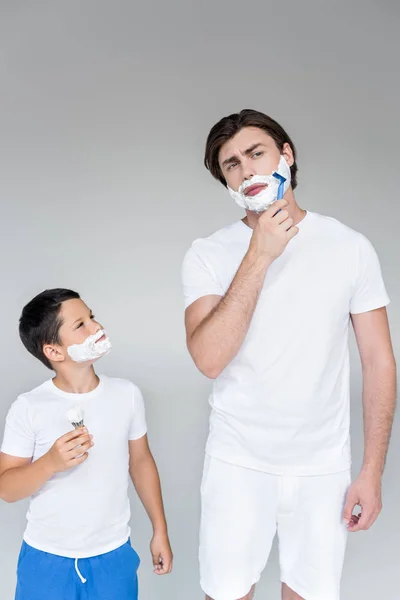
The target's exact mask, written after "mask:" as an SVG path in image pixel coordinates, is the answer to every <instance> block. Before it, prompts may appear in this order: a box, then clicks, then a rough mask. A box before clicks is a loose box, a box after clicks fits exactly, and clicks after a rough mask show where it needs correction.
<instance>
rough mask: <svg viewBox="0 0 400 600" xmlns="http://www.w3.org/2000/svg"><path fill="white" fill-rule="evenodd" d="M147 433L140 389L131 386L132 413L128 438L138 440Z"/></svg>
mask: <svg viewBox="0 0 400 600" xmlns="http://www.w3.org/2000/svg"><path fill="white" fill-rule="evenodd" d="M146 433H147V424H146V411H145V408H144V401H143V395H142V392H141V391H140V389H139V388H138V387H137V386H136V385H134V386H133V415H132V421H131V427H130V430H129V439H130V440H138V439H140V438H141V437H143V436H144V435H145V434H146Z"/></svg>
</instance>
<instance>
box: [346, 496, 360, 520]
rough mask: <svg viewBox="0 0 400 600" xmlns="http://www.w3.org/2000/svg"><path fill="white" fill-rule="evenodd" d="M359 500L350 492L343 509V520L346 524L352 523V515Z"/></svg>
mask: <svg viewBox="0 0 400 600" xmlns="http://www.w3.org/2000/svg"><path fill="white" fill-rule="evenodd" d="M357 502H358V500H357V499H356V498H355V496H353V494H351V493H348V494H347V498H346V503H345V505H344V509H343V521H344V522H345V523H346V525H349V524H350V521H351V517H352V515H353V510H354V507H355V506H357Z"/></svg>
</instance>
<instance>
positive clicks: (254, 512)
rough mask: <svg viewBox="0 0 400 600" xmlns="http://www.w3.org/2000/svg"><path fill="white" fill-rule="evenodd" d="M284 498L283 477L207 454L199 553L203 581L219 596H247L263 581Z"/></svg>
mask: <svg viewBox="0 0 400 600" xmlns="http://www.w3.org/2000/svg"><path fill="white" fill-rule="evenodd" d="M278 499H279V477H275V476H273V475H268V474H266V473H262V472H260V471H255V470H252V469H246V468H243V467H238V466H236V465H231V464H229V463H226V462H223V461H220V460H218V459H215V458H212V457H206V462H205V467H204V474H203V482H202V488H201V501H202V511H201V513H202V514H201V526H200V552H199V558H200V575H201V586H202V588H203V590H204V592H205V593H206V594H208V596H209V597H210V598H212V599H213V600H239V599H240V598H247V597H248V596H247V595H248V594H249V592H250V590H251V588H252V586H253V584H255V583H256V582H257V581H258V580H259V578H260V575H261V572H262V571H263V569H264V567H265V564H266V562H267V560H268V556H269V553H270V550H271V546H272V541H273V538H274V536H275V533H276V514H277V504H278ZM250 598H251V596H250Z"/></svg>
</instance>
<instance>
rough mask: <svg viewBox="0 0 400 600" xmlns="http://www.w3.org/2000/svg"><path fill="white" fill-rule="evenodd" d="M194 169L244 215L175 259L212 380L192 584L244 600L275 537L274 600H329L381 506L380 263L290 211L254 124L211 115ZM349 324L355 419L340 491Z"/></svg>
mask: <svg viewBox="0 0 400 600" xmlns="http://www.w3.org/2000/svg"><path fill="white" fill-rule="evenodd" d="M205 165H206V167H207V168H208V169H209V171H210V172H211V174H212V175H213V176H214V177H215V178H217V179H218V180H219V181H220V182H221V183H222V184H223V185H224V186H225V187H227V188H228V190H229V193H230V195H231V196H232V197H233V199H234V200H235V201H236V202H237V203H238V204H239V205H240V206H242V207H244V208H245V209H246V216H245V218H244V219H243V220H241V221H238V222H236V223H233V224H232V225H229V226H228V227H225V228H223V229H221V230H220V231H217V232H216V233H214V234H213V235H211V236H210V237H208V238H206V239H199V240H196V241H195V242H194V243H193V244H192V247H191V248H190V250H189V251H188V253H187V255H186V257H185V261H184V265H183V285H184V293H185V304H186V315H185V321H186V332H187V345H188V348H189V352H190V354H191V356H192V357H193V360H194V362H195V363H196V365H197V367H198V368H199V369H200V371H201V372H202V373H204V374H205V375H206V376H208V377H210V378H212V379H215V381H214V386H213V390H212V393H211V399H210V403H211V407H212V414H211V429H210V435H209V439H208V443H207V450H206V462H205V467H204V474H203V482H202V520H201V534H200V570H201V585H202V588H203V590H204V591H205V593H206V594H207V598H208V599H209V600H237V599H243V600H250V599H251V598H253V595H254V585H255V584H256V583H257V581H258V580H259V578H260V575H261V572H262V570H263V568H264V567H265V564H266V562H267V559H268V555H269V552H270V548H271V544H272V541H273V538H274V536H275V533H277V534H278V538H279V554H280V565H281V579H282V598H283V599H284V600H295V599H303V600H338V599H339V597H340V577H341V570H342V563H343V557H344V551H345V545H346V537H347V532H348V531H359V530H361V529H368V528H369V527H370V526H371V525H372V523H373V522H374V521H375V519H376V517H377V516H378V514H379V512H380V510H381V478H382V472H383V468H384V463H385V457H386V453H387V448H388V443H389V437H390V431H391V425H392V420H393V413H394V406H395V387H396V383H395V377H396V375H395V371H396V368H395V360H394V356H393V351H392V345H391V340H390V333H389V327H388V321H387V314H386V308H385V307H386V305H387V304H388V303H389V299H388V296H387V293H386V290H385V286H384V283H383V281H382V276H381V272H380V266H379V261H378V258H377V256H376V253H375V251H374V249H373V247H372V245H371V244H370V242H369V241H368V240H367V239H366V238H365V237H364V236H363V235H361V234H360V233H357V232H356V231H354V230H352V229H350V228H348V227H346V226H345V225H343V224H341V223H340V222H338V221H336V220H335V219H332V218H328V217H324V216H321V215H319V214H316V213H312V212H309V211H308V212H306V211H305V210H303V209H301V208H300V207H299V206H298V205H297V203H296V200H295V197H294V193H293V191H294V189H295V187H296V185H297V164H296V151H295V147H294V145H293V143H292V141H291V139H290V138H289V136H288V135H287V133H286V132H285V131H284V130H283V128H282V127H281V126H280V125H279V124H278V123H277V122H276V121H274V120H273V119H271V118H269V117H267V116H266V115H264V114H262V113H259V112H256V111H254V110H243V111H242V112H241V113H240V114H233V115H230V116H228V117H226V118H224V119H222V120H221V121H219V122H218V123H217V124H216V125H215V126H214V127H213V128H212V129H211V131H210V134H209V136H208V140H207V145H206V153H205ZM279 192H280V193H279ZM282 193H284V196H283V198H282V199H279V200H277V198H278V197H279V196H281V195H282ZM350 321H351V322H352V325H353V327H354V331H355V334H356V338H357V343H358V347H359V351H360V356H361V361H362V367H363V407H364V420H365V452H364V460H363V465H362V469H361V473H360V474H359V476H358V477H357V478H356V480H355V481H354V482H353V483H352V484H351V485H350V440H349V354H348V329H349V323H350ZM356 506H360V507H361V510H360V509H359V510H357V514H355V515H354V516H353V510H354V508H355V507H356Z"/></svg>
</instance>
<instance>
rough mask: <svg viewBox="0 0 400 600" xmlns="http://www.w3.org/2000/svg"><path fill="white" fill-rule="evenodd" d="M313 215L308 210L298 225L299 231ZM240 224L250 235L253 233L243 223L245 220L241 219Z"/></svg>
mask: <svg viewBox="0 0 400 600" xmlns="http://www.w3.org/2000/svg"><path fill="white" fill-rule="evenodd" d="M311 214H312V213H311V212H310V211H309V210H306V214H305V215H304V217H303V218H302V219H301V221H299V222H298V223H296V227H298V228H299V229H300V228H301V227H302V226H303V224H304V222H305V221H308V220H309V217H310V215H311ZM239 223H240V224H241V225H242V226H243V227H245V228H246V229H247V231H249V232H250V233H252V232H253V229H252V228H251V227H249V226H248V225H246V223H245V222H244V221H243V219H240V221H239Z"/></svg>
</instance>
